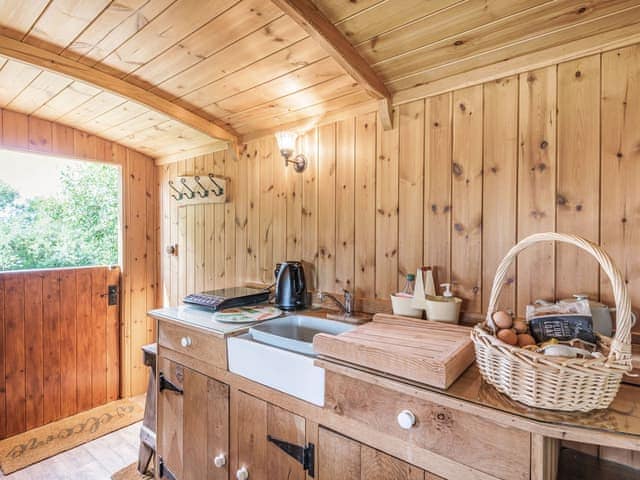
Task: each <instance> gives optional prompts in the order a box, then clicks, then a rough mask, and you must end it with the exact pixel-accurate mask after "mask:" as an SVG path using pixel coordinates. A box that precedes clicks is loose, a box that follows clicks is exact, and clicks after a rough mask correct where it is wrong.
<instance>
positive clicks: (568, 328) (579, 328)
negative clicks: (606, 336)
mask: <svg viewBox="0 0 640 480" xmlns="http://www.w3.org/2000/svg"><path fill="white" fill-rule="evenodd" d="M526 317H527V323H528V324H529V328H530V329H531V334H532V335H533V337H534V338H535V339H536V342H537V343H540V342H546V341H547V340H550V339H552V338H555V339H557V340H560V341H565V342H567V341H570V340H573V339H575V338H578V339H580V340H583V341H585V342H589V343H593V344H595V343H596V342H597V339H596V335H595V333H594V332H593V320H592V318H591V308H590V307H589V301H588V300H580V301H577V302H573V303H569V304H567V303H548V302H544V303H543V302H540V301H538V302H536V303H535V304H533V305H527V309H526Z"/></svg>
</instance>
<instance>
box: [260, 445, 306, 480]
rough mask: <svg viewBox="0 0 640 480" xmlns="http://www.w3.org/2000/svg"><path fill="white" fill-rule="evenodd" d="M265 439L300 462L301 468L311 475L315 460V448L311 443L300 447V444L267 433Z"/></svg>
mask: <svg viewBox="0 0 640 480" xmlns="http://www.w3.org/2000/svg"><path fill="white" fill-rule="evenodd" d="M267 440H268V441H269V442H271V443H274V444H275V445H276V446H277V447H278V448H279V449H280V450H282V451H283V452H284V453H286V454H287V455H289V456H290V457H292V458H294V459H296V460H297V461H298V462H299V463H301V464H302V468H303V469H304V470H306V471H307V472H309V476H310V477H313V475H314V462H315V448H314V446H313V443H309V444H308V445H307V446H306V447H301V446H300V445H295V444H293V443H289V442H285V441H282V440H278V439H277V438H273V437H272V436H271V435H267Z"/></svg>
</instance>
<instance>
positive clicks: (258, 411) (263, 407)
mask: <svg viewBox="0 0 640 480" xmlns="http://www.w3.org/2000/svg"><path fill="white" fill-rule="evenodd" d="M233 407H234V416H233V420H232V428H233V429H234V432H235V439H236V442H237V443H236V445H235V447H236V448H235V452H236V455H237V458H236V461H235V463H234V465H235V466H236V468H237V469H242V468H244V469H246V471H247V472H248V474H249V478H250V479H251V480H276V479H287V480H304V479H305V478H306V472H305V469H304V467H303V465H302V464H301V463H300V462H298V461H297V460H296V459H294V458H293V457H291V456H289V455H288V454H286V453H285V452H284V451H283V450H281V449H280V448H279V447H278V446H277V445H276V443H274V442H273V441H269V440H268V438H269V437H270V438H272V439H273V440H277V441H281V442H286V443H288V444H291V445H295V446H299V447H303V448H304V447H306V446H307V443H306V428H305V419H304V418H302V417H300V416H298V415H295V414H293V413H291V412H289V411H287V410H283V409H282V408H280V407H277V406H275V405H272V404H270V403H267V402H265V401H264V400H260V399H259V398H256V397H253V396H251V395H248V394H246V393H244V392H240V391H239V392H237V395H236V397H235V399H234V405H233ZM234 474H235V472H234Z"/></svg>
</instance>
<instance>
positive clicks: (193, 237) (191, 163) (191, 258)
mask: <svg viewBox="0 0 640 480" xmlns="http://www.w3.org/2000/svg"><path fill="white" fill-rule="evenodd" d="M195 162H196V159H195V158H192V159H189V160H186V161H185V170H184V172H183V173H182V174H183V175H193V174H194V172H195ZM196 206H197V205H187V206H185V207H183V208H184V210H185V215H186V227H185V228H186V230H185V235H186V242H185V243H184V246H185V251H184V252H183V253H184V254H185V256H186V262H187V263H186V269H185V272H184V275H185V277H186V278H185V294H186V295H188V294H190V293H196V269H195V262H196V250H197V249H198V248H201V243H200V242H199V241H198V238H199V235H197V234H196ZM200 219H201V217H200V218H199V220H200ZM181 298H182V297H181Z"/></svg>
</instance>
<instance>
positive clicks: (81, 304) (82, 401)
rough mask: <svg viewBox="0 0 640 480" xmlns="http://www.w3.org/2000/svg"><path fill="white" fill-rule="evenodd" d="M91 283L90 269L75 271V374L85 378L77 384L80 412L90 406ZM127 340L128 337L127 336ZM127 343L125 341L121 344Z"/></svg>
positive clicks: (91, 399) (91, 400)
mask: <svg viewBox="0 0 640 480" xmlns="http://www.w3.org/2000/svg"><path fill="white" fill-rule="evenodd" d="M91 287H92V283H91V269H81V270H78V271H77V273H76V299H77V302H78V303H77V309H76V325H77V327H76V332H77V338H76V343H77V364H76V375H77V378H79V379H85V381H83V382H78V384H77V394H76V401H77V408H78V411H79V412H81V411H83V410H88V409H89V408H91V407H92V404H93V398H92V386H91V381H86V379H90V378H91V375H92V367H91V360H90V359H91V356H92V355H91V339H92V337H91V327H92V319H91V299H92V297H93V292H92V289H91ZM127 340H128V338H127ZM125 345H127V344H126V343H125V344H124V345H123V346H125Z"/></svg>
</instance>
